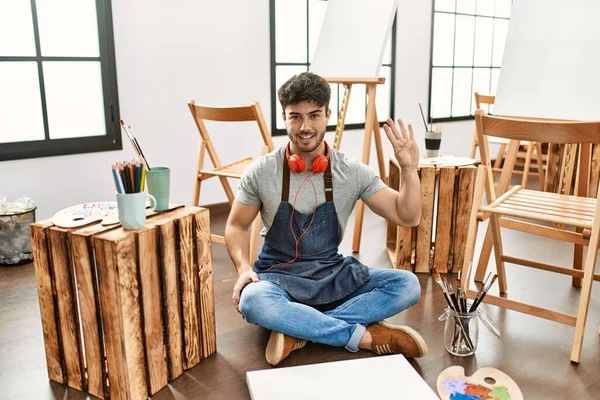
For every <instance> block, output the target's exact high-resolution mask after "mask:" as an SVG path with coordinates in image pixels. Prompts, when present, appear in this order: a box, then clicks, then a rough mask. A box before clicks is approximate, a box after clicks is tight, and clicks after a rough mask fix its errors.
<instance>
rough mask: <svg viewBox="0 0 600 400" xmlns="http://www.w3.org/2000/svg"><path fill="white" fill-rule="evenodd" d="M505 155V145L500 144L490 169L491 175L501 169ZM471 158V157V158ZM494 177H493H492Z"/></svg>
mask: <svg viewBox="0 0 600 400" xmlns="http://www.w3.org/2000/svg"><path fill="white" fill-rule="evenodd" d="M505 155H506V145H505V144H501V145H500V148H499V149H498V154H497V155H496V160H494V165H493V168H492V175H493V174H496V173H498V172H497V171H498V170H499V169H500V168H502V161H503V160H504V156H505ZM471 158H473V157H471ZM493 176H495V175H493Z"/></svg>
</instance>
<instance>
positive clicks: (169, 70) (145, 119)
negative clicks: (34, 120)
mask: <svg viewBox="0 0 600 400" xmlns="http://www.w3.org/2000/svg"><path fill="white" fill-rule="evenodd" d="M112 3H113V4H112V7H113V23H114V34H115V50H116V60H117V76H118V85H119V102H120V109H121V117H122V118H123V119H124V120H125V121H126V122H127V123H128V124H129V125H131V127H132V129H133V130H134V132H135V134H136V136H137V137H138V140H139V142H140V144H141V146H142V149H143V150H144V153H145V155H146V157H147V158H148V161H149V163H150V164H151V166H152V165H168V166H170V167H171V168H172V181H171V185H172V188H171V200H172V201H173V202H178V203H185V204H189V203H190V202H191V198H192V190H193V179H194V173H193V171H194V169H195V164H196V157H197V149H198V145H199V134H198V131H197V129H196V127H195V125H194V122H193V120H192V118H191V114H190V112H189V110H188V108H187V101H188V100H190V99H195V100H196V101H198V102H199V103H206V104H212V105H231V104H245V103H249V102H251V101H255V100H257V101H259V102H260V103H261V105H262V108H263V111H264V114H265V118H266V120H267V121H268V123H269V125H270V118H271V112H270V104H271V103H270V101H271V100H270V92H269V91H270V52H269V51H270V48H269V2H268V1H267V0H261V1H257V0H255V1H247V0H220V1H211V2H207V1H193V0H178V1H173V2H165V1H160V0H147V1H144V2H142V1H139V0H138V1H135V0H119V1H113V2H112ZM430 34H431V2H430V1H424V2H411V1H408V0H405V1H403V2H401V4H400V8H399V12H398V35H397V60H396V63H397V74H396V79H397V82H396V117H401V118H403V119H404V120H405V121H406V122H410V123H412V124H413V125H414V127H415V132H416V134H417V139H418V140H419V144H420V145H421V148H422V149H423V148H424V140H423V128H422V123H421V122H420V121H421V119H420V115H419V109H418V104H417V103H418V102H419V101H420V102H421V103H422V104H424V105H425V104H427V103H428V101H427V99H428V93H429V54H430ZM420 126H421V128H420V129H419V127H420ZM209 129H210V126H209ZM226 133H230V134H231V135H228V136H227V138H224V137H223V136H219V135H218V134H215V135H213V141H214V142H215V146H217V148H218V149H220V150H221V151H220V152H219V154H220V156H221V161H222V162H224V163H225V162H227V161H232V160H235V159H238V158H240V157H242V156H243V155H245V154H246V153H247V152H248V151H249V149H250V150H253V152H254V154H255V155H258V154H259V147H258V146H256V145H255V143H257V141H259V140H260V138H259V134H258V132H257V131H252V132H250V133H249V134H247V135H244V132H242V129H238V127H234V128H230V129H228V132H226ZM248 136H249V137H248ZM247 137H248V138H247ZM332 137H333V133H328V135H327V138H328V140H332ZM471 137H472V122H462V123H453V124H445V133H444V138H445V140H443V141H442V152H443V153H445V154H455V155H461V156H465V155H467V154H468V151H469V147H470V141H471ZM450 138H451V139H450ZM382 139H383V142H384V153H385V155H386V156H385V159H386V160H387V157H388V156H389V155H390V154H391V146H390V145H389V143H388V141H387V138H386V137H385V135H384V134H383V132H382ZM225 140H228V141H230V142H229V143H232V144H231V145H229V146H225V148H226V150H225V149H224V148H223V146H224V145H226V143H225ZM274 142H275V145H276V146H278V145H283V144H284V143H285V142H286V137H275V138H274ZM362 142H363V133H362V131H347V132H345V134H344V138H343V141H342V146H341V150H342V151H344V152H346V153H349V154H351V155H353V156H356V157H360V156H361V152H362ZM123 147H124V150H122V151H111V152H102V153H92V154H80V155H72V156H59V157H46V158H38V159H30V160H17V161H5V162H0V194H3V195H5V196H7V197H8V198H9V199H11V200H12V199H15V198H17V197H20V196H29V197H32V198H33V199H34V200H35V201H36V202H37V203H38V213H37V217H38V219H42V218H49V217H51V216H52V215H53V214H54V213H55V212H56V211H58V210H60V209H62V208H65V207H68V206H70V205H74V204H79V203H82V202H88V201H113V200H114V186H113V183H112V178H111V174H110V164H112V163H114V162H115V161H120V160H126V159H132V158H134V152H133V151H132V149H131V146H130V144H129V142H128V140H127V137H126V136H125V137H124V138H123ZM371 154H372V155H371V162H370V164H371V165H372V166H373V167H374V168H375V169H377V167H376V166H377V160H376V158H375V147H374V145H373V147H372V152H371ZM386 167H387V161H386ZM91 171H94V172H91ZM234 187H235V182H234ZM224 201H226V197H225V195H224V193H223V191H222V189H221V187H220V185H219V183H218V181H216V180H213V181H208V182H207V183H205V184H204V185H203V187H202V196H201V202H202V203H203V204H213V203H219V202H224Z"/></svg>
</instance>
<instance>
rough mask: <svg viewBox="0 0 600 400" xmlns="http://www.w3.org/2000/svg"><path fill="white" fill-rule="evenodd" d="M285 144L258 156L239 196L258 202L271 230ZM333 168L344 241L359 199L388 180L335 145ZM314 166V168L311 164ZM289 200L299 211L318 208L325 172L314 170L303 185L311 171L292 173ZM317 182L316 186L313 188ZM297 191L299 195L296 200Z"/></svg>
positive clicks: (241, 199)
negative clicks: (338, 149) (316, 172)
mask: <svg viewBox="0 0 600 400" xmlns="http://www.w3.org/2000/svg"><path fill="white" fill-rule="evenodd" d="M284 159H285V147H281V148H279V149H277V150H275V151H273V152H271V153H269V154H267V155H265V156H263V157H260V158H258V159H257V160H255V161H254V162H253V163H252V164H250V165H249V166H248V168H246V170H245V171H244V174H243V175H242V180H241V182H240V185H239V188H238V191H237V195H236V199H237V200H238V201H239V202H240V203H243V204H246V205H258V204H261V203H262V206H261V208H260V212H261V217H262V221H263V224H264V225H265V228H266V229H267V230H269V229H270V228H271V224H272V223H273V218H274V217H275V213H276V212H277V209H278V208H279V203H280V202H281V188H282V178H283V161H284ZM329 162H330V163H331V172H332V173H333V202H334V204H335V210H336V212H337V216H338V221H339V224H340V238H339V241H338V244H339V242H341V241H342V237H343V236H344V230H345V228H346V223H347V222H348V218H349V217H350V214H351V213H352V210H353V209H354V205H355V204H356V201H357V200H358V199H361V200H366V199H368V198H369V197H371V196H372V195H373V194H375V193H376V192H378V191H379V190H381V189H383V188H385V187H386V185H385V183H383V181H382V180H381V179H380V178H379V177H378V176H377V175H376V174H375V171H373V170H372V169H371V167H369V166H367V165H365V164H363V163H362V162H360V161H358V160H357V159H356V158H354V157H350V156H347V155H345V154H344V153H341V152H339V151H337V150H334V149H331V155H330V158H329ZM307 169H310V168H307ZM290 174H291V176H290V193H289V200H288V201H289V202H290V204H292V205H293V206H294V208H295V209H296V210H297V211H300V212H301V213H304V214H312V212H313V210H314V209H315V207H316V206H315V190H316V194H317V205H319V204H321V203H324V202H325V191H324V187H325V184H324V182H323V175H322V174H313V175H312V177H311V178H310V179H308V180H307V181H306V182H304V184H303V185H302V188H301V189H300V191H299V192H298V188H299V186H300V185H301V184H302V182H303V181H304V180H305V179H306V177H307V176H308V172H306V171H305V172H302V173H300V174H297V173H294V172H291V173H290ZM311 181H312V183H313V184H314V188H315V190H313V185H311ZM296 193H298V198H297V199H296V200H295V202H294V199H295V197H296Z"/></svg>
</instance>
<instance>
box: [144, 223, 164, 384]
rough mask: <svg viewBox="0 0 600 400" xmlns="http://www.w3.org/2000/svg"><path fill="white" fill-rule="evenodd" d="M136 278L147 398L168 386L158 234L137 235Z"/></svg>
mask: <svg viewBox="0 0 600 400" xmlns="http://www.w3.org/2000/svg"><path fill="white" fill-rule="evenodd" d="M138 247H139V252H138V255H139V269H140V270H139V277H140V290H141V297H142V307H143V332H144V338H145V344H146V346H145V349H146V360H147V365H148V381H149V384H150V389H149V392H150V395H153V394H154V393H156V392H158V391H159V390H160V389H161V388H163V387H164V386H166V385H167V383H168V376H167V375H168V374H167V361H166V358H165V352H166V349H165V347H164V343H165V340H164V336H163V317H162V316H163V299H162V277H161V274H160V271H159V259H158V257H159V252H158V248H157V230H156V229H151V230H142V231H140V232H139V233H138Z"/></svg>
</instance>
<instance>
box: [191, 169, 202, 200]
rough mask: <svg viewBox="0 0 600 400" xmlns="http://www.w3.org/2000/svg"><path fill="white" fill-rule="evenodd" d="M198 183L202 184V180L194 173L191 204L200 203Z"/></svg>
mask: <svg viewBox="0 0 600 400" xmlns="http://www.w3.org/2000/svg"><path fill="white" fill-rule="evenodd" d="M200 185H202V181H201V180H200V177H199V176H197V175H196V184H195V185H194V199H193V201H192V205H193V206H198V205H200Z"/></svg>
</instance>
